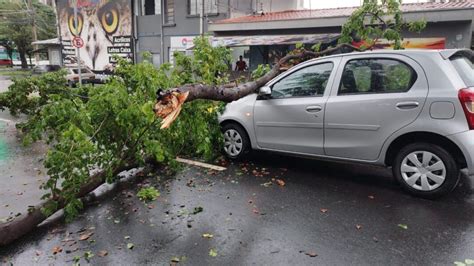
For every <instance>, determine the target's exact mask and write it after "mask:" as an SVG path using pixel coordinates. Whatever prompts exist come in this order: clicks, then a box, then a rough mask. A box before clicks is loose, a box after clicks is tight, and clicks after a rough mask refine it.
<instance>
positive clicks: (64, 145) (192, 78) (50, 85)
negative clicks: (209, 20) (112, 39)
mask: <svg viewBox="0 0 474 266" xmlns="http://www.w3.org/2000/svg"><path fill="white" fill-rule="evenodd" d="M399 5H400V2H399V1H398V0H384V1H381V2H380V1H377V0H365V1H364V4H363V5H362V6H361V7H360V8H359V9H358V10H356V11H355V12H354V13H353V15H352V16H351V17H350V18H349V19H348V21H347V23H346V24H345V25H344V26H343V28H342V32H341V38H340V39H339V44H338V45H336V46H335V47H323V48H324V49H321V44H316V45H314V46H313V47H311V49H309V47H305V46H304V45H298V46H297V47H296V49H295V50H294V51H292V52H290V53H289V54H288V55H286V56H284V57H283V58H281V59H280V60H279V61H278V63H277V64H275V66H273V68H272V69H270V70H269V71H268V73H262V74H263V75H259V77H258V78H256V79H254V80H253V81H250V82H247V83H242V84H239V83H238V82H234V83H229V82H228V78H227V76H226V75H225V74H223V73H225V72H226V71H227V69H228V62H229V60H231V57H230V51H229V50H228V49H227V48H225V47H212V46H211V45H210V44H209V42H208V40H207V39H206V38H197V39H196V40H195V50H194V55H193V56H192V57H188V56H184V55H180V54H177V55H176V57H175V60H176V66H175V67H173V68H171V66H170V65H169V64H164V65H162V66H160V68H158V69H156V68H155V67H154V66H153V64H151V63H150V62H149V61H147V57H148V56H147V55H146V54H144V56H143V57H144V58H145V61H144V62H143V63H140V64H135V65H134V64H131V63H129V62H127V61H124V60H119V63H118V65H117V68H116V76H115V77H113V78H112V79H111V80H109V81H108V82H107V83H106V84H105V85H104V86H101V87H91V86H83V87H79V88H72V89H70V88H66V87H65V86H64V84H66V80H65V78H64V74H65V73H61V72H59V73H51V74H45V75H43V76H40V77H32V78H28V79H23V80H15V82H14V83H13V85H12V86H11V87H10V88H9V91H8V92H6V93H3V94H0V109H5V108H8V109H9V111H10V112H11V113H12V114H18V113H22V114H26V115H28V116H29V119H28V121H26V122H24V123H21V124H19V125H17V127H18V129H19V131H21V132H22V133H23V138H24V142H25V143H31V142H33V141H39V140H43V141H46V142H47V143H48V144H49V145H50V146H51V148H50V150H49V151H48V154H47V155H46V158H45V160H44V164H45V167H46V168H47V169H48V172H47V174H48V175H49V179H48V181H47V182H46V183H45V184H43V185H42V188H43V189H45V190H46V191H47V192H46V193H45V195H44V196H43V199H44V200H45V202H44V203H42V204H41V205H39V206H36V207H34V208H31V209H30V211H29V213H27V214H24V215H22V216H19V217H16V218H14V219H13V220H12V221H9V222H7V223H4V224H0V246H2V245H7V244H8V243H11V242H12V241H14V240H15V239H18V238H19V237H21V236H22V235H24V234H26V233H27V232H28V231H31V230H32V229H33V228H35V227H36V226H37V225H38V224H39V223H41V222H42V221H44V219H46V218H47V217H48V216H50V215H51V214H53V213H54V212H56V211H57V210H59V209H63V210H64V213H65V216H66V220H67V221H68V220H71V219H73V218H74V217H75V216H76V215H77V214H78V213H79V211H80V210H81V209H82V207H83V206H82V203H81V200H80V199H81V198H82V197H83V196H84V195H86V194H87V193H89V192H90V191H92V190H94V189H95V188H96V187H98V186H100V185H101V184H103V183H105V182H108V183H112V182H115V181H117V177H116V176H117V173H118V172H120V171H121V170H125V169H127V168H129V167H136V166H143V165H144V164H145V162H146V160H147V158H150V157H151V158H153V160H154V161H156V162H158V163H161V164H166V165H169V166H173V165H174V164H175V161H174V158H176V155H177V154H180V155H192V156H201V157H203V158H205V159H207V160H209V159H212V158H214V157H215V156H216V154H218V153H219V152H218V151H219V150H220V147H219V145H215V144H216V143H220V142H221V140H222V136H221V133H220V128H219V125H218V122H217V119H216V118H217V113H218V110H219V109H220V108H221V107H223V104H222V103H223V102H231V101H235V100H237V99H239V98H241V97H244V96H246V95H248V94H250V93H253V92H255V91H257V90H258V88H260V87H261V86H263V85H264V84H266V83H267V82H268V81H270V80H271V79H272V78H274V77H276V76H277V75H278V74H279V73H281V71H284V70H285V69H288V68H289V67H291V66H293V65H296V64H298V63H301V62H304V61H306V60H309V59H312V58H316V57H319V56H324V55H327V54H332V53H336V52H349V51H354V50H366V49H370V48H371V47H372V46H373V45H375V44H376V43H377V40H378V39H379V38H385V39H387V40H388V41H392V42H393V43H394V48H400V47H401V31H402V29H404V28H408V29H409V30H421V29H422V28H423V27H424V23H423V22H417V23H410V24H407V23H405V22H403V20H402V16H401V11H400V8H399ZM356 36H357V37H356ZM353 41H357V42H358V43H359V44H360V45H359V46H358V47H354V46H352V45H351V43H352V42H353ZM262 69H263V68H262ZM216 73H217V74H216ZM219 73H220V74H219ZM156 88H161V89H162V90H160V91H159V93H158V95H156ZM169 88H173V89H169ZM31 95H39V97H31ZM199 99H201V100H207V101H198V100H199ZM209 100H211V101H209ZM185 102H187V104H186V106H185V108H183V104H184V103H185ZM178 116H179V119H177V118H178ZM157 117H158V118H157ZM160 118H161V128H168V129H167V130H159V128H160V126H159V123H158V122H160ZM173 122H174V123H173ZM95 169H101V171H100V172H99V173H97V174H94V175H92V176H91V175H90V173H91V171H92V170H95Z"/></svg>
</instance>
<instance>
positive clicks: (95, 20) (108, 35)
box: [57, 0, 133, 71]
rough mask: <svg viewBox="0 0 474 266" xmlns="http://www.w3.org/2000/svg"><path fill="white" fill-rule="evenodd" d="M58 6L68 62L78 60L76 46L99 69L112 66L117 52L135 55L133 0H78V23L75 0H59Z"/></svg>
mask: <svg viewBox="0 0 474 266" xmlns="http://www.w3.org/2000/svg"><path fill="white" fill-rule="evenodd" d="M57 8H58V17H59V25H60V30H61V43H62V46H63V51H62V52H63V61H64V63H65V64H77V57H76V48H75V46H78V47H80V52H81V62H82V64H83V65H85V66H87V67H89V68H91V69H92V70H95V71H104V70H107V69H110V68H112V67H113V63H114V61H115V59H114V55H118V56H120V57H124V58H133V47H132V37H131V36H132V7H131V0H109V1H101V0H77V23H75V19H74V2H73V1H72V0H57ZM78 40H82V42H80V41H78ZM79 44H80V45H79Z"/></svg>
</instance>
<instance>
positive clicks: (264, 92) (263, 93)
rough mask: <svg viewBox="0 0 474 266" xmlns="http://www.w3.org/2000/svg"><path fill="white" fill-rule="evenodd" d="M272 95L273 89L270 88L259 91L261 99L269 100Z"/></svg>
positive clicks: (264, 87) (266, 87)
mask: <svg viewBox="0 0 474 266" xmlns="http://www.w3.org/2000/svg"><path fill="white" fill-rule="evenodd" d="M271 95H272V89H271V88H270V87H268V86H263V87H260V89H259V90H258V96H259V98H261V99H268V98H270V96H271Z"/></svg>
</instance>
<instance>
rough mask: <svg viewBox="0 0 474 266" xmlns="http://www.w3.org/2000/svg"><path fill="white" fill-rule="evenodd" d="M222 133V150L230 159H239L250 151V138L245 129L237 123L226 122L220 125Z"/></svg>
mask: <svg viewBox="0 0 474 266" xmlns="http://www.w3.org/2000/svg"><path fill="white" fill-rule="evenodd" d="M222 133H223V134H224V143H223V150H224V153H225V155H226V156H227V157H228V158H229V159H232V160H241V159H243V158H245V157H246V156H247V155H248V153H249V152H250V149H251V145H250V139H249V136H248V135H247V132H246V131H245V129H244V128H243V127H242V126H241V125H239V124H237V123H228V124H225V125H224V126H223V127H222Z"/></svg>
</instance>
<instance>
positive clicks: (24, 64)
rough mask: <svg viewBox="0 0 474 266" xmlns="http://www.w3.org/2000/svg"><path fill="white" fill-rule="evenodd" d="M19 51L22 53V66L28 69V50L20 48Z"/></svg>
mask: <svg viewBox="0 0 474 266" xmlns="http://www.w3.org/2000/svg"><path fill="white" fill-rule="evenodd" d="M18 53H19V54H20V60H21V68H22V69H27V68H28V61H27V60H26V52H25V51H23V50H18Z"/></svg>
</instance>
